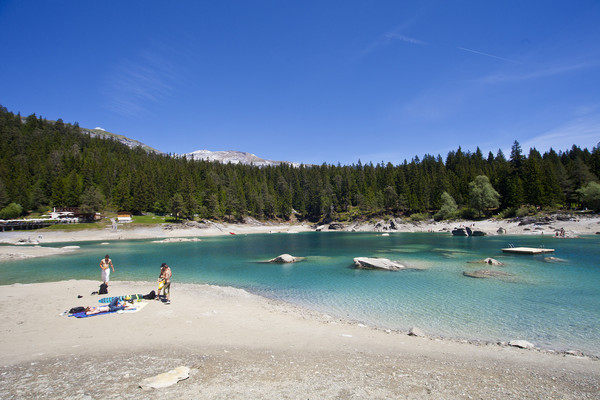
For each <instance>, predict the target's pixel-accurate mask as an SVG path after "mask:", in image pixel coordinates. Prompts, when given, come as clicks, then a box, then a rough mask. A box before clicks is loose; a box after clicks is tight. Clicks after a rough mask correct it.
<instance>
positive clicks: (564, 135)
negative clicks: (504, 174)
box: [0, 0, 600, 164]
mask: <svg viewBox="0 0 600 400" xmlns="http://www.w3.org/2000/svg"><path fill="white" fill-rule="evenodd" d="M0 104H2V105H3V106H4V107H6V108H7V109H8V110H9V111H12V112H15V113H16V112H20V113H21V115H24V116H26V115H30V114H32V113H36V114H37V115H42V116H43V117H45V118H47V119H53V120H54V119H58V118H62V119H63V120H64V121H65V122H71V123H73V122H78V123H79V124H80V126H82V127H86V128H95V127H102V128H104V129H105V130H107V131H110V132H113V133H117V134H122V135H125V136H128V137H131V138H133V139H137V140H139V141H141V142H144V143H146V144H148V145H150V146H152V147H154V148H156V149H158V150H161V151H164V152H168V153H186V152H191V151H194V150H199V149H207V150H213V151H216V150H240V151H247V152H251V153H255V154H256V155H258V156H260V157H263V158H268V159H275V160H288V161H297V162H304V163H315V164H321V163H323V162H326V163H331V164H336V163H338V162H340V163H342V164H352V163H355V162H357V161H358V160H359V159H360V160H361V161H362V162H363V163H364V162H369V161H372V162H374V163H378V162H380V161H384V162H388V161H389V162H392V163H394V164H397V163H401V162H403V160H404V159H408V160H409V161H410V160H411V159H412V158H413V157H414V156H419V157H422V156H423V155H424V154H432V155H437V154H440V155H442V157H444V158H445V157H446V155H447V153H448V151H450V150H456V149H457V148H458V147H459V146H461V147H462V149H463V150H464V151H474V150H475V149H476V147H477V146H479V147H480V148H481V150H482V151H483V152H484V155H487V153H488V152H489V151H492V152H493V153H494V154H496V152H497V150H498V149H499V148H501V149H502V150H503V151H505V154H506V155H507V156H508V154H509V153H507V152H509V151H510V147H511V145H512V143H513V141H514V140H518V141H519V142H520V143H521V146H522V148H523V150H524V151H525V152H527V151H528V150H529V148H530V147H536V148H537V149H538V150H540V151H542V152H543V151H546V150H547V149H549V148H550V147H553V148H554V149H556V150H566V149H569V148H570V147H571V146H572V145H573V144H576V145H578V146H580V147H587V148H588V149H590V150H591V149H592V148H593V147H594V146H595V145H596V144H597V143H598V142H600V1H598V0H575V1H566V0H565V1H562V0H558V1H527V0H519V1H512V0H508V1H504V0H503V1H447V0H440V1H400V0H394V1H351V0H344V1H327V0H320V1H308V0H305V1H287V0H273V1H252V0H248V1H246V0H244V1H241V0H240V1H227V0H222V1H221V0H219V1H183V0H180V1H155V0H144V1H138V0H126V1H123V0H119V1H112V0H96V1H94V0H52V1H49V0H38V1H30V0H0Z"/></svg>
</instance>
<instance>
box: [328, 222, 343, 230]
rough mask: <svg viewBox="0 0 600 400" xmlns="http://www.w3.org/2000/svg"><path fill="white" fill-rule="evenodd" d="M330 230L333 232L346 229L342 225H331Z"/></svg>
mask: <svg viewBox="0 0 600 400" xmlns="http://www.w3.org/2000/svg"><path fill="white" fill-rule="evenodd" d="M329 229H330V230H332V231H339V230H342V229H344V225H342V224H340V223H334V224H329Z"/></svg>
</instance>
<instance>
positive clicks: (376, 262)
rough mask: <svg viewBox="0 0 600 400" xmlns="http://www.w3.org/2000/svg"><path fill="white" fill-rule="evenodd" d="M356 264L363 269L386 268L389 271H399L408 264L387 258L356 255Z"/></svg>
mask: <svg viewBox="0 0 600 400" xmlns="http://www.w3.org/2000/svg"><path fill="white" fill-rule="evenodd" d="M354 265H356V267H357V268H362V269H385V270H389V271H397V270H399V269H405V268H406V266H404V265H402V264H398V263H397V262H394V261H391V260H388V259H387V258H369V257H356V258H355V259H354Z"/></svg>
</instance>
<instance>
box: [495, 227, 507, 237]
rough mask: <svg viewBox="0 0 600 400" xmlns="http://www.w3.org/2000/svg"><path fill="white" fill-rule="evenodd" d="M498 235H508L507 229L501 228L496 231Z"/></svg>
mask: <svg viewBox="0 0 600 400" xmlns="http://www.w3.org/2000/svg"><path fill="white" fill-rule="evenodd" d="M496 233H498V234H499V235H505V234H506V229H504V228H502V227H500V228H498V230H497V231H496Z"/></svg>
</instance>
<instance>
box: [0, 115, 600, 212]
mask: <svg viewBox="0 0 600 400" xmlns="http://www.w3.org/2000/svg"><path fill="white" fill-rule="evenodd" d="M0 132H1V137H2V140H1V141H0V210H1V211H0V218H3V219H7V218H14V217H19V216H26V215H28V214H30V213H32V212H40V213H42V212H45V211H46V210H48V209H50V208H51V207H79V208H80V209H82V210H87V211H86V212H104V211H106V210H112V211H129V212H132V213H135V214H140V213H148V212H151V213H156V214H171V215H174V216H176V217H178V218H183V219H214V220H227V221H240V220H242V219H243V218H245V217H253V218H256V219H259V220H289V219H297V220H306V221H311V222H317V221H322V220H340V221H343V220H351V219H361V218H370V217H372V216H410V217H412V218H429V217H431V216H433V217H435V218H436V219H449V218H478V217H483V216H491V215H498V216H500V217H512V216H515V215H520V214H521V215H523V214H524V215H526V214H527V213H530V212H534V211H535V210H558V209H572V208H586V207H587V208H590V209H596V210H598V209H599V208H600V184H599V183H598V182H599V178H600V144H599V145H597V146H596V147H594V148H593V149H591V150H588V149H586V148H584V149H581V148H579V147H577V146H576V145H573V147H572V148H571V149H567V150H559V151H558V152H557V151H555V150H552V149H551V150H549V151H547V152H545V153H544V154H541V153H540V152H539V151H537V150H536V149H535V148H532V149H528V150H524V149H522V148H521V146H520V144H519V143H518V142H517V141H515V142H514V143H513V144H512V148H511V152H510V154H509V155H508V156H506V155H504V154H503V152H502V151H501V150H498V151H497V153H496V154H493V153H492V152H490V153H489V154H487V155H485V154H483V153H482V152H481V151H480V149H479V148H477V149H476V151H475V152H470V151H466V152H465V151H463V150H461V148H460V147H459V148H458V149H457V150H454V151H450V152H449V153H448V154H447V155H446V157H445V159H444V158H442V156H440V155H437V156H433V155H429V154H426V155H424V156H423V157H422V158H420V157H414V158H413V159H412V160H410V161H404V162H403V163H402V164H399V165H392V164H391V163H387V164H386V163H383V162H382V163H380V164H377V165H373V164H372V163H368V164H362V163H361V162H360V161H357V163H356V164H352V165H345V166H344V165H339V164H338V165H328V164H323V165H319V166H315V165H301V166H300V167H293V166H291V165H288V164H282V165H279V166H269V167H257V166H252V165H240V164H221V163H217V162H207V161H197V160H188V159H186V158H185V157H179V156H172V155H166V154H158V153H154V152H148V151H146V150H144V149H142V148H139V147H138V148H134V149H131V148H129V147H127V146H126V145H124V144H122V143H120V142H118V141H116V140H111V139H100V138H92V137H90V136H89V135H87V134H84V133H82V132H81V130H80V128H79V126H78V124H68V123H64V122H63V121H62V120H58V121H55V122H54V121H47V120H45V119H43V118H41V117H38V116H36V115H35V114H34V115H30V116H28V117H26V118H22V117H21V116H20V115H18V114H13V113H11V112H9V111H8V110H7V109H6V108H4V107H0Z"/></svg>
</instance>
